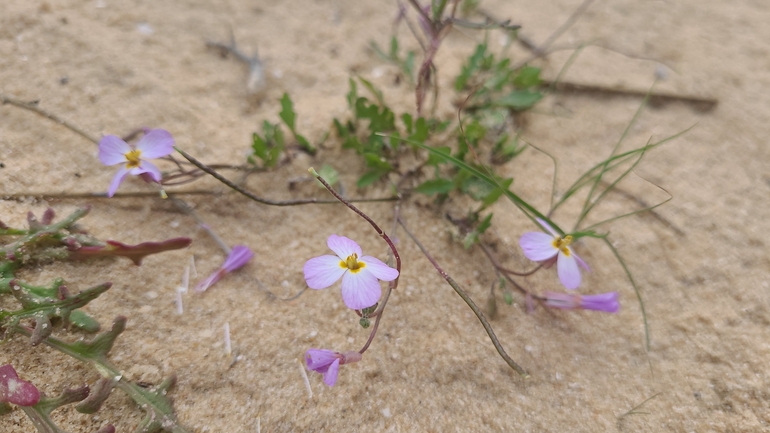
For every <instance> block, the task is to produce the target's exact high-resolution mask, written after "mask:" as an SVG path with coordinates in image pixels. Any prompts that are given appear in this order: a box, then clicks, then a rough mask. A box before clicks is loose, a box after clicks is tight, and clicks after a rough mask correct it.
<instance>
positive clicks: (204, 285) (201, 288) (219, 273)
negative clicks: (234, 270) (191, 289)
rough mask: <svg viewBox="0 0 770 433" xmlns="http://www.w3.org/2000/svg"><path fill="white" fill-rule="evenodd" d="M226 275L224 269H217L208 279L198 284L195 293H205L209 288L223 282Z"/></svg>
mask: <svg viewBox="0 0 770 433" xmlns="http://www.w3.org/2000/svg"><path fill="white" fill-rule="evenodd" d="M224 275H225V272H224V271H223V270H222V269H217V270H216V271H215V272H214V273H213V274H211V275H209V276H208V278H206V279H205V280H203V281H201V282H200V283H198V284H197V285H196V286H195V291H196V292H198V293H202V292H205V291H206V290H207V289H208V288H209V287H211V286H213V285H214V284H216V283H217V281H219V280H221V279H222V277H223V276H224Z"/></svg>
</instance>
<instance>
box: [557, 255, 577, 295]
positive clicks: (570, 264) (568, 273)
mask: <svg viewBox="0 0 770 433" xmlns="http://www.w3.org/2000/svg"><path fill="white" fill-rule="evenodd" d="M571 252H572V250H570V253H571ZM556 271H557V273H558V274H559V280H561V283H562V284H563V285H564V287H566V288H568V289H569V290H575V289H577V288H578V286H579V285H580V269H579V268H578V264H577V260H575V255H574V254H570V255H569V256H568V255H566V254H564V253H563V252H562V251H559V258H558V259H557V260H556Z"/></svg>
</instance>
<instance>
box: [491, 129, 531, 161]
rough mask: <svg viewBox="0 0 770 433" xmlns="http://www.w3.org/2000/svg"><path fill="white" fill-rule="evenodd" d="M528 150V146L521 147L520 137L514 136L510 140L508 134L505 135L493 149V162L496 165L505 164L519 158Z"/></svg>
mask: <svg viewBox="0 0 770 433" xmlns="http://www.w3.org/2000/svg"><path fill="white" fill-rule="evenodd" d="M524 149H526V146H519V136H518V135H514V136H513V138H510V137H509V136H508V134H503V135H502V136H500V138H499V139H498V140H497V143H495V146H494V148H492V162H493V163H495V164H505V163H506V162H508V161H510V160H512V159H513V158H515V157H516V156H518V155H519V154H520V153H521V152H523V151H524Z"/></svg>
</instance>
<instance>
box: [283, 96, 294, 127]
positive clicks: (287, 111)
mask: <svg viewBox="0 0 770 433" xmlns="http://www.w3.org/2000/svg"><path fill="white" fill-rule="evenodd" d="M279 116H280V117H281V120H283V123H285V124H286V126H288V127H289V129H290V130H291V131H294V122H295V120H296V119H295V118H296V114H295V113H294V104H293V103H292V102H291V98H289V94H288V93H284V94H283V97H282V98H281V112H280V113H279Z"/></svg>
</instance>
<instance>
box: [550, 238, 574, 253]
mask: <svg viewBox="0 0 770 433" xmlns="http://www.w3.org/2000/svg"><path fill="white" fill-rule="evenodd" d="M571 243H572V235H567V236H564V237H563V238H555V239H554V240H553V247H554V248H556V249H558V250H560V251H561V252H562V253H564V255H565V256H567V257H569V256H570V255H571V254H572V253H571V251H570V249H569V244H571Z"/></svg>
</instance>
